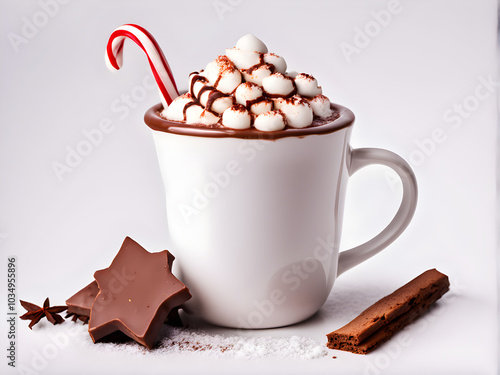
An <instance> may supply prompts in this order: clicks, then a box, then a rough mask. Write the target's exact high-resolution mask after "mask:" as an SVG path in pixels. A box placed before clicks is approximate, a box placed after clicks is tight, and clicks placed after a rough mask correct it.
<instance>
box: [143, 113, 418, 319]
mask: <svg viewBox="0 0 500 375" xmlns="http://www.w3.org/2000/svg"><path fill="white" fill-rule="evenodd" d="M332 107H333V108H334V109H335V110H336V111H338V113H339V115H340V117H339V118H338V119H337V120H335V121H334V122H333V123H332V124H334V125H333V126H332V124H329V125H322V126H317V127H312V128H307V129H306V130H305V132H306V134H305V135H304V130H303V131H302V132H301V131H294V130H285V131H283V132H286V133H281V134H286V136H284V137H277V138H275V139H259V138H255V137H254V138H252V139H245V138H239V137H241V136H242V135H241V133H240V135H237V134H238V132H237V131H231V130H220V131H219V130H213V129H208V128H202V127H200V128H195V127H190V128H189V132H188V133H189V134H186V133H185V132H184V130H183V127H182V126H172V124H173V123H169V122H168V121H166V120H163V119H161V118H160V117H159V116H158V111H160V110H161V105H157V106H155V107H153V108H151V109H150V110H149V111H148V112H147V113H146V116H145V121H146V123H147V124H148V125H149V126H150V127H151V128H152V129H153V135H154V141H155V145H156V150H157V153H158V160H159V164H160V169H161V173H162V177H163V181H164V184H165V191H166V205H167V217H168V233H169V235H170V239H171V244H172V245H171V246H172V248H171V249H169V250H170V251H171V252H172V253H173V254H174V255H175V256H176V261H175V266H174V267H176V269H175V270H176V272H177V274H178V276H179V277H180V279H181V280H182V281H183V282H184V283H185V284H186V285H187V286H188V287H189V289H190V291H191V294H192V296H193V297H192V299H191V300H190V301H188V303H187V304H186V306H185V309H186V310H187V311H188V312H192V313H194V314H196V315H198V316H200V317H202V318H203V319H205V320H206V321H208V322H210V323H213V324H217V325H221V326H227V327H236V328H270V327H279V326H285V325H289V324H293V323H297V322H300V321H302V320H304V319H307V318H309V317H310V316H312V315H313V314H314V313H316V312H317V311H318V310H319V309H320V308H321V306H322V305H323V303H324V302H325V300H326V299H327V297H328V295H329V293H330V291H331V288H332V286H333V283H334V281H335V279H336V278H337V276H338V275H340V274H341V273H343V272H345V271H346V270H348V269H349V268H351V267H353V266H355V265H357V264H359V263H361V262H363V261H365V260H366V259H368V258H370V257H371V256H373V255H375V254H377V253H378V252H379V251H381V250H382V249H384V248H385V247H386V246H388V245H389V244H390V243H391V242H392V241H394V240H395V239H396V238H397V237H398V236H399V235H400V234H401V233H402V232H403V231H404V229H405V228H406V227H407V225H408V224H409V222H410V220H411V218H412V216H413V213H414V211H415V207H416V202H417V184H416V180H415V176H414V174H413V172H412V171H411V168H410V166H409V165H408V164H407V163H406V162H405V161H404V160H403V159H402V158H401V157H399V156H398V155H396V154H394V153H392V152H390V151H386V150H382V149H375V148H361V149H355V150H352V149H351V147H350V146H349V138H350V134H351V130H352V124H353V122H354V115H353V114H352V112H351V111H350V110H348V109H347V108H344V107H341V106H338V105H332ZM174 124H175V123H174ZM214 132H215V133H214ZM253 132H254V133H258V131H256V130H254V131H253ZM265 136H268V134H264V133H262V137H265ZM370 164H383V165H386V166H388V167H390V168H392V169H394V170H395V171H396V172H397V174H398V175H399V176H400V178H401V180H402V182H403V199H402V203H401V205H400V207H399V210H398V211H397V213H396V215H395V217H394V219H393V220H392V221H391V222H390V224H389V225H388V226H387V227H386V228H385V229H384V230H383V231H382V232H381V233H380V234H378V235H377V236H376V237H374V238H373V239H371V240H370V241H368V242H366V243H364V244H362V245H360V246H358V247H356V248H354V249H351V250H347V251H343V252H341V253H340V254H339V243H340V236H341V229H342V217H343V209H344V199H345V192H346V187H347V180H348V178H349V176H350V175H352V174H353V173H354V172H356V171H357V170H359V169H360V168H362V167H364V166H367V165H370Z"/></svg>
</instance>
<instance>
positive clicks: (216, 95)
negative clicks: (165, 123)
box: [183, 72, 229, 120]
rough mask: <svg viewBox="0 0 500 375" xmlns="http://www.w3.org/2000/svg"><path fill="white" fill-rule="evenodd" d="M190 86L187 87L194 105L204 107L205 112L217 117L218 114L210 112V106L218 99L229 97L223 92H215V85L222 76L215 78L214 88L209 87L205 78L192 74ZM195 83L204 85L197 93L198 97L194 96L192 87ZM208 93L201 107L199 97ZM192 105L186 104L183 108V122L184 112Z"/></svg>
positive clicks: (196, 73) (195, 73)
mask: <svg viewBox="0 0 500 375" xmlns="http://www.w3.org/2000/svg"><path fill="white" fill-rule="evenodd" d="M191 76H192V78H191V84H190V86H189V93H190V94H191V97H192V98H193V101H194V102H195V103H196V104H199V105H201V106H202V107H204V108H205V109H206V110H207V111H209V112H210V113H212V114H214V115H215V116H219V115H220V114H219V113H217V112H215V111H213V110H212V104H214V102H215V101H216V100H217V99H219V98H224V97H229V95H227V94H224V93H223V92H221V91H219V90H217V89H216V88H215V87H216V86H217V83H218V82H219V80H220V77H222V75H219V77H218V78H217V81H216V82H215V85H214V86H215V87H214V86H210V85H209V82H208V80H207V78H206V77H204V76H202V75H200V74H199V73H198V72H193V73H191ZM196 82H201V83H203V84H204V86H203V87H202V88H201V89H200V90H199V91H198V95H195V93H194V85H195V84H196ZM207 91H208V98H207V102H206V104H205V105H204V106H203V105H202V104H201V102H200V99H201V96H202V95H203V94H204V93H205V92H207ZM193 104H194V103H187V104H186V105H185V106H184V109H183V114H184V120H186V110H187V108H189V107H190V106H191V105H193Z"/></svg>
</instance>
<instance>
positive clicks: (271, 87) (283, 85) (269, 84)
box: [262, 73, 295, 96]
mask: <svg viewBox="0 0 500 375" xmlns="http://www.w3.org/2000/svg"><path fill="white" fill-rule="evenodd" d="M262 87H263V88H264V90H266V92H267V93H268V94H271V95H281V96H288V95H290V94H292V92H293V91H294V90H295V86H294V84H293V80H292V79H291V78H289V77H287V76H285V75H283V74H281V73H273V74H271V75H270V76H268V77H266V78H264V79H263V80H262Z"/></svg>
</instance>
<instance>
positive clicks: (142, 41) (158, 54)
mask: <svg viewBox="0 0 500 375" xmlns="http://www.w3.org/2000/svg"><path fill="white" fill-rule="evenodd" d="M126 38H129V39H131V40H133V41H134V42H135V43H136V44H137V45H138V46H139V47H141V49H142V50H143V51H144V52H145V53H146V56H147V57H148V60H149V65H150V66H151V70H152V71H153V75H154V77H155V79H156V83H157V84H158V88H159V89H160V94H161V96H162V102H163V105H164V106H165V107H166V106H168V105H169V104H170V103H172V101H173V100H174V99H175V98H177V97H178V96H179V91H178V90H177V85H176V84H175V80H174V76H173V75H172V71H171V70H170V66H169V65H168V62H167V59H165V56H164V55H163V52H162V50H161V48H160V46H159V45H158V43H157V42H156V40H155V38H154V37H153V35H151V34H150V33H149V31H147V30H146V29H144V28H143V27H141V26H139V25H134V24H126V25H122V26H120V27H118V28H117V29H116V30H115V31H113V33H112V34H111V36H110V37H109V40H108V45H107V47H106V65H107V66H108V68H109V69H111V70H118V69H120V68H121V67H122V64H123V43H124V41H125V39H126Z"/></svg>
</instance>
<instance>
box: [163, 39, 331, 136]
mask: <svg viewBox="0 0 500 375" xmlns="http://www.w3.org/2000/svg"><path fill="white" fill-rule="evenodd" d="M189 87H190V90H189V92H188V93H186V94H184V95H181V96H179V97H178V98H176V99H175V100H174V101H173V102H172V103H171V104H170V106H169V107H168V108H166V109H164V110H163V112H162V116H163V117H164V118H166V119H167V120H171V121H181V122H185V123H187V124H198V125H205V126H214V125H215V124H222V125H223V126H224V127H227V128H231V129H248V128H251V127H252V125H253V127H254V128H256V129H258V130H261V131H267V132H269V131H277V130H282V129H284V128H285V127H286V126H289V127H291V128H304V127H306V126H309V125H311V124H312V122H313V118H314V115H316V116H318V117H321V118H327V117H329V116H331V115H332V110H331V109H330V100H329V99H328V98H327V97H326V96H324V95H322V91H321V87H318V82H317V81H316V79H315V78H314V77H313V76H311V75H309V74H305V73H300V74H297V73H296V72H290V73H286V62H285V60H284V59H283V58H282V57H280V56H278V55H275V54H273V53H268V50H267V47H266V45H265V44H264V43H263V42H262V41H261V40H259V39H258V38H256V37H255V36H253V35H251V34H248V35H245V36H243V37H242V38H240V39H239V40H238V42H237V43H236V47H235V48H231V49H226V55H221V56H219V57H217V58H216V59H215V60H214V61H212V62H210V63H209V64H208V65H207V66H206V68H205V70H203V71H201V72H200V73H198V72H195V73H191V75H190V77H189Z"/></svg>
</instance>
